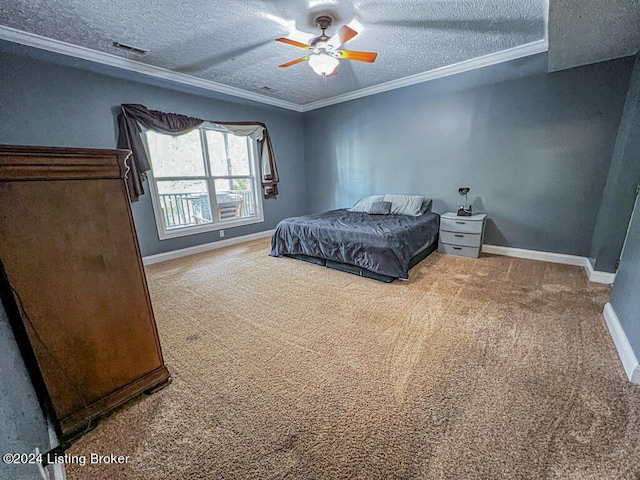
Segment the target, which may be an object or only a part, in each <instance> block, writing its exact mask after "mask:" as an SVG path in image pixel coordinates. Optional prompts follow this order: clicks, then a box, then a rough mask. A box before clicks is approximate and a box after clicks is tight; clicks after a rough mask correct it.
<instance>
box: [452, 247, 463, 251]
mask: <svg viewBox="0 0 640 480" xmlns="http://www.w3.org/2000/svg"><path fill="white" fill-rule="evenodd" d="M452 248H453V249H454V250H462V247H452Z"/></svg>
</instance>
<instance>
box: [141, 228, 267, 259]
mask: <svg viewBox="0 0 640 480" xmlns="http://www.w3.org/2000/svg"><path fill="white" fill-rule="evenodd" d="M273 232H275V230H265V231H264V232H257V233H250V234H249V235H242V236H240V237H233V238H227V239H226V240H219V241H217V242H210V243H203V244H202V245H195V246H193V247H188V248H181V249H180V250H172V251H170V252H164V253H158V254H156V255H148V256H146V257H142V263H143V264H145V265H151V264H153V263H160V262H166V261H167V260H172V259H174V258H180V257H186V256H187V255H194V254H196V253H202V252H208V251H209V250H216V249H218V248H224V247H229V246H231V245H237V244H239V243H245V242H250V241H251V240H258V239H260V238H267V237H270V236H272V235H273Z"/></svg>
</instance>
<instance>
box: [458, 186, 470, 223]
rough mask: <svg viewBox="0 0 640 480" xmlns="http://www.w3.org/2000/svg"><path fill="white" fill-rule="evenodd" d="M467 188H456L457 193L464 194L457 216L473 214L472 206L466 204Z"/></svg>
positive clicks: (467, 200)
mask: <svg viewBox="0 0 640 480" xmlns="http://www.w3.org/2000/svg"><path fill="white" fill-rule="evenodd" d="M469 190H471V189H470V188H469V187H460V188H459V189H458V193H459V194H460V195H464V205H463V206H461V207H460V208H459V209H458V216H459V217H470V216H471V215H473V212H472V210H473V208H472V206H471V205H468V204H469V199H468V197H467V193H469ZM467 205H468V206H467Z"/></svg>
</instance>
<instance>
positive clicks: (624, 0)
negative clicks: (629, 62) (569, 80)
mask: <svg viewBox="0 0 640 480" xmlns="http://www.w3.org/2000/svg"><path fill="white" fill-rule="evenodd" d="M638 50H640V0H607V2H606V3H605V4H603V2H602V0H580V1H579V2H576V1H575V0H553V2H551V4H550V6H549V71H550V72H553V71H557V70H564V69H567V68H572V67H577V66H580V65H588V64H590V63H597V62H602V61H604V60H610V59H613V58H620V57H626V56H628V55H633V54H634V53H636V52H637V51H638Z"/></svg>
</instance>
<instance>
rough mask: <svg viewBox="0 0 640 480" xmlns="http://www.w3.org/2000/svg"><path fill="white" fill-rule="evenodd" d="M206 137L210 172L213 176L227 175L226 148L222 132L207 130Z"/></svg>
mask: <svg viewBox="0 0 640 480" xmlns="http://www.w3.org/2000/svg"><path fill="white" fill-rule="evenodd" d="M206 137H207V147H208V149H209V163H210V165H211V174H212V175H214V176H220V175H229V170H228V168H227V150H226V148H225V146H224V133H221V132H216V131H214V130H207V132H206Z"/></svg>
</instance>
